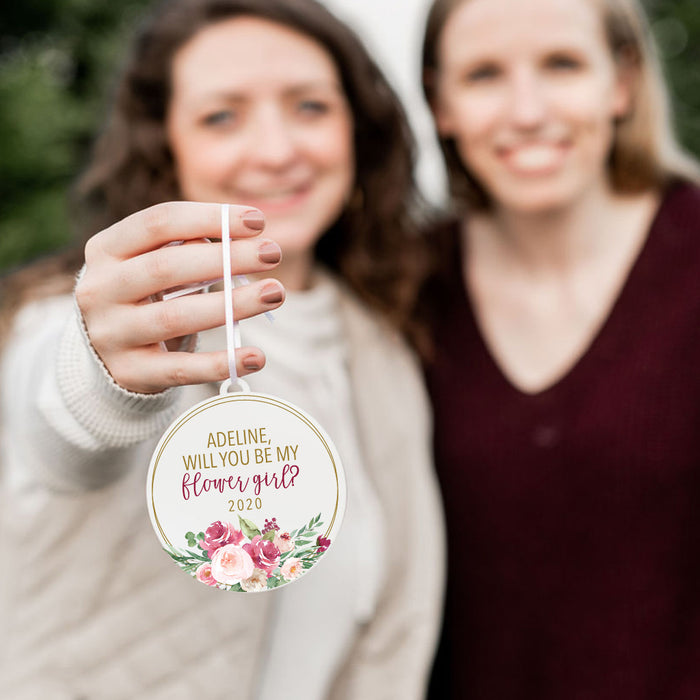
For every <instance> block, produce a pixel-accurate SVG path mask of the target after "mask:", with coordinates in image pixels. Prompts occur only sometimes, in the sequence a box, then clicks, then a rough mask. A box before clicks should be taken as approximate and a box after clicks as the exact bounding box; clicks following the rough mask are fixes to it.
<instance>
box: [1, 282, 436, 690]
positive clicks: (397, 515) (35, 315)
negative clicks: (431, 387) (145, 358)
mask: <svg viewBox="0 0 700 700" xmlns="http://www.w3.org/2000/svg"><path fill="white" fill-rule="evenodd" d="M338 293H339V296H340V313H341V317H342V323H343V326H344V328H345V332H346V334H347V343H348V350H349V358H348V361H349V373H350V382H351V386H352V390H353V392H354V402H355V413H356V418H357V433H358V435H359V438H360V443H361V444H360V446H359V448H360V452H361V454H362V458H363V461H364V464H365V467H366V471H367V474H368V477H369V480H370V482H371V484H372V487H373V490H374V492H375V493H376V494H377V496H378V498H379V501H380V503H381V504H382V516H383V522H384V527H385V531H384V532H382V533H376V534H377V536H379V537H382V538H383V551H384V553H385V556H386V561H385V567H384V571H385V576H386V580H384V581H382V583H381V586H380V590H381V594H380V598H379V600H378V605H377V609H376V612H375V614H374V616H373V617H372V618H371V620H370V621H368V622H367V623H366V624H363V625H358V627H357V633H356V636H355V639H354V642H353V644H352V648H351V651H350V653H349V655H348V658H347V661H346V663H345V664H344V665H343V667H342V668H341V669H340V670H339V672H338V673H337V675H336V677H335V679H334V681H333V685H332V690H331V691H330V692H329V696H328V697H329V698H331V699H333V700H335V699H339V700H340V699H353V700H373V699H375V698H376V699H377V700H379V699H384V698H386V699H387V700H389V699H392V700H393V699H400V700H411V699H412V698H415V699H416V700H417V699H418V698H421V697H423V696H424V692H425V685H426V682H427V675H428V672H429V668H430V663H431V660H432V655H433V650H434V644H435V641H436V636H437V631H438V627H439V619H440V610H441V603H442V591H443V583H444V568H445V565H444V559H445V553H444V544H443V525H442V516H441V510H440V506H439V497H438V491H437V486H436V482H435V478H434V475H433V472H432V467H431V459H430V454H431V445H430V439H431V433H430V419H429V410H428V406H427V401H426V397H425V393H424V389H423V385H422V381H421V377H420V373H419V371H418V368H417V366H416V363H415V360H414V358H413V356H412V355H411V354H410V352H409V351H408V350H407V348H406V347H405V345H404V344H403V343H402V342H401V341H400V340H399V339H398V337H396V335H395V334H393V333H391V332H390V331H389V330H388V329H387V328H385V327H384V326H382V325H381V324H380V323H378V322H377V321H376V320H375V319H374V318H373V317H372V316H371V315H370V314H368V313H367V312H366V311H365V310H364V309H363V308H362V307H360V305H358V303H357V302H356V301H355V300H354V298H353V297H352V296H351V295H350V294H349V293H347V292H346V291H344V290H343V289H342V287H341V286H340V285H338ZM0 380H1V384H0V387H1V389H2V406H1V412H0V421H1V422H0V426H1V427H0V441H1V442H0V447H1V449H2V451H1V453H0V454H1V457H2V459H1V461H0V467H1V471H0V523H2V525H1V529H0V542H1V544H0V553H1V554H2V574H0V615H1V617H0V630H1V632H0V635H2V637H1V638H0V655H1V656H0V697H3V698H5V697H7V698H12V699H13V700H39V699H43V698H46V699H47V700H80V699H84V700H108V699H115V700H116V699H120V700H121V699H125V700H126V699H127V698H128V699H134V698H148V700H166V699H167V700H179V699H182V700H185V699H186V700H192V699H194V698H201V699H203V700H218V699H219V698H231V699H235V700H239V699H240V700H249V699H250V700H253V699H254V698H255V697H256V688H257V687H258V685H259V680H260V679H259V669H260V668H261V665H262V664H264V658H265V651H266V649H267V648H268V645H269V639H268V638H267V636H266V635H269V633H270V629H271V628H273V624H274V622H273V619H272V614H273V613H272V611H273V596H274V595H275V594H274V593H268V594H258V595H243V594H229V595H226V594H221V592H219V591H213V590H210V589H207V588H205V587H204V586H202V585H201V584H199V583H198V582H196V581H194V580H192V579H189V578H187V577H186V576H184V575H183V574H182V573H181V572H179V571H177V569H176V567H175V566H174V564H173V563H172V562H171V561H170V560H169V558H168V557H167V555H165V554H164V553H163V552H162V550H161V549H160V546H159V544H158V542H157V540H156V538H155V536H154V535H153V533H152V530H151V527H150V523H149V522H148V515H147V512H146V507H145V494H144V488H145V487H144V482H145V469H146V466H147V465H148V461H149V459H150V454H151V452H152V450H153V447H154V445H155V442H156V441H157V439H158V437H159V436H160V434H161V433H162V432H163V430H164V429H165V427H166V426H167V425H168V424H169V422H170V421H171V420H172V419H173V418H174V417H175V416H176V415H177V414H178V413H179V412H180V411H182V410H183V409H184V408H185V407H187V406H190V405H192V404H193V403H195V402H196V401H199V400H201V399H202V398H204V397H205V396H206V395H209V394H211V393H212V387H187V388H185V389H184V390H170V391H167V392H164V393H162V394H158V395H155V396H143V395H136V394H130V393H129V392H125V391H124V390H122V389H121V388H119V387H118V386H116V385H115V384H114V383H113V382H111V381H110V379H109V377H108V376H107V375H106V374H105V372H104V368H103V367H102V365H101V363H99V361H98V360H97V358H96V357H95V356H94V353H93V352H92V350H91V348H90V347H89V345H88V344H87V343H86V341H85V336H84V333H83V330H82V328H81V326H80V322H79V318H78V315H77V314H76V313H75V310H74V307H73V302H72V300H71V299H70V298H68V297H57V298H54V299H51V300H48V301H46V302H43V303H42V304H41V305H34V306H30V307H27V308H26V309H24V310H23V311H22V312H20V314H19V316H18V318H17V322H16V328H15V331H14V333H13V335H12V337H11V338H10V339H9V342H8V344H7V347H6V351H5V353H4V357H3V363H2V371H1V374H0ZM312 575H313V572H311V574H310V576H312ZM310 580H311V579H310ZM295 585H297V584H295ZM323 594H324V593H323V590H319V591H318V595H319V596H323ZM299 643H300V644H302V645H305V646H307V647H308V648H309V653H310V654H313V640H307V639H305V638H304V630H300V638H299ZM303 687H304V679H303V678H299V677H294V678H290V679H289V685H288V686H287V687H285V688H280V694H279V697H280V698H283V699H284V700H291V699H292V698H299V699H300V700H301V699H303V698H304V697H305V696H304V692H303Z"/></svg>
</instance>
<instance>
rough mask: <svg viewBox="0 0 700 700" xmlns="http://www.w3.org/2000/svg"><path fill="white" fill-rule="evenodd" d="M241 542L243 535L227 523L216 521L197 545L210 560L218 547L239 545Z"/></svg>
mask: <svg viewBox="0 0 700 700" xmlns="http://www.w3.org/2000/svg"><path fill="white" fill-rule="evenodd" d="M242 540H243V533H242V532H241V531H240V530H236V528H235V527H234V526H233V525H232V524H231V523H227V522H223V521H221V520H217V521H216V522H215V523H212V524H211V525H210V526H209V527H208V528H207V531H206V533H205V535H204V539H203V540H199V544H200V546H201V548H202V549H204V550H205V551H206V553H207V555H208V556H209V558H210V559H213V556H212V555H213V554H214V552H216V550H217V549H219V547H223V546H224V545H227V544H240V543H241V542H242Z"/></svg>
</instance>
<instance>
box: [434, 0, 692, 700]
mask: <svg viewBox="0 0 700 700" xmlns="http://www.w3.org/2000/svg"><path fill="white" fill-rule="evenodd" d="M423 68H424V85H425V91H426V95H427V98H428V100H429V102H430V105H431V108H432V111H433V114H434V117H435V124H436V128H437V132H438V136H439V138H440V141H441V145H442V148H443V152H444V154H445V158H446V162H447V166H448V171H449V177H450V184H451V191H452V195H453V204H454V208H453V209H454V215H453V216H452V218H451V220H449V221H448V222H446V223H445V224H444V225H443V226H440V227H436V230H435V231H434V232H433V233H434V235H433V236H432V238H431V245H432V247H433V250H434V252H435V255H434V266H433V274H432V277H431V280H430V282H429V283H428V285H427V287H426V290H425V295H424V304H425V307H424V309H423V312H424V314H425V315H424V318H426V319H427V323H428V324H429V326H430V327H431V328H432V354H431V357H430V359H429V361H428V378H429V386H430V391H431V394H432V399H433V405H434V409H435V425H436V455H437V466H438V472H439V477H440V480H441V482H442V487H443V496H444V502H445V507H446V513H447V523H448V533H449V544H448V551H449V556H450V560H449V586H448V596H447V608H446V616H445V620H446V627H445V630H446V631H445V643H444V645H443V652H442V653H441V654H440V662H439V663H438V666H437V668H436V673H435V681H436V697H439V698H441V699H444V698H455V699H457V698H459V699H460V700H461V699H462V698H479V700H502V699H503V698H508V699H509V700H525V699H526V698H527V699H532V700H535V699H536V700H570V699H572V698H595V699H596V700H606V699H612V698H616V699H617V700H622V699H624V700H642V698H664V699H665V700H671V699H672V700H681V698H691V697H698V696H700V670H699V669H700V664H699V663H698V661H699V659H700V657H699V656H698V653H699V652H698V650H699V649H700V593H699V591H700V546H699V545H700V511H699V510H698V502H699V501H700V431H699V430H698V426H699V425H700V373H699V372H698V370H697V359H698V347H700V223H699V222H700V190H699V189H698V186H697V182H698V176H697V173H698V168H697V164H696V163H695V162H694V161H693V160H691V159H690V158H688V157H687V156H685V155H683V154H682V152H681V150H680V149H679V148H678V146H677V145H676V142H675V140H674V138H673V136H672V132H671V128H670V120H669V110H668V101H667V96H666V89H665V87H664V85H663V82H662V80H661V78H660V71H659V68H658V65H657V62H656V59H655V56H654V52H653V50H652V46H651V43H650V40H649V33H648V29H647V26H646V23H645V19H644V16H643V12H642V9H641V7H640V4H639V3H638V2H636V0H606V1H605V2H604V1H602V0H530V1H529V2H527V3H524V2H520V0H436V2H434V3H433V6H432V11H431V14H430V17H429V19H428V25H427V31H426V35H425V43H424V56H423Z"/></svg>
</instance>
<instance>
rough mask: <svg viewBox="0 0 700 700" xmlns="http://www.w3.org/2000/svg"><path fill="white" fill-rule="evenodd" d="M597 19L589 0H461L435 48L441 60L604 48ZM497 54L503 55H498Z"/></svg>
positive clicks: (600, 18) (595, 7) (600, 17)
mask: <svg viewBox="0 0 700 700" xmlns="http://www.w3.org/2000/svg"><path fill="white" fill-rule="evenodd" d="M603 29H604V28H603V21H602V16H601V11H600V8H599V6H598V3H596V2H594V1H593V0H465V1H464V2H462V3H458V4H457V5H456V7H455V8H454V9H453V10H452V12H451V13H450V14H449V15H448V17H447V20H446V22H445V25H444V27H443V30H442V33H441V36H440V42H439V46H438V50H439V53H440V55H441V56H442V58H443V59H444V58H446V57H447V56H455V55H460V56H466V55H471V54H475V53H481V52H491V53H494V54H497V55H501V56H502V57H507V56H509V55H510V52H517V51H521V50H527V49H531V50H537V49H546V48H550V47H553V46H557V47H558V48H562V47H564V46H571V47H572V48H579V49H586V48H588V47H593V48H599V47H601V46H603V47H605V35H604V31H603ZM503 52H509V53H506V54H504V53H503Z"/></svg>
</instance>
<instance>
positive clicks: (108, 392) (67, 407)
mask: <svg viewBox="0 0 700 700" xmlns="http://www.w3.org/2000/svg"><path fill="white" fill-rule="evenodd" d="M180 394H181V392H180V391H179V390H174V389H170V390H168V391H165V392H162V393H160V394H154V395H145V394H135V393H133V392H129V391H126V390H125V389H122V388H121V387H120V386H118V385H117V384H116V383H115V382H114V380H113V379H112V378H111V377H110V375H109V373H108V372H107V370H106V368H105V367H104V365H103V364H102V362H101V361H100V359H99V357H98V356H97V354H96V353H95V351H94V350H93V349H92V347H91V346H90V343H89V340H88V338H87V334H86V332H85V329H84V327H83V324H82V320H81V318H80V314H79V313H78V311H77V308H76V307H75V305H74V302H73V300H72V298H71V297H69V296H65V297H56V298H53V299H49V300H43V301H41V302H39V303H35V304H32V305H29V306H27V307H25V308H24V309H22V310H21V311H20V312H19V314H18V317H17V319H16V322H15V325H14V329H13V332H12V334H11V337H10V338H9V340H8V342H7V346H6V349H5V352H4V355H3V360H2V432H3V436H4V437H3V440H4V449H5V452H6V458H5V459H3V462H6V463H7V464H8V465H9V467H10V468H13V467H15V468H16V469H15V471H17V470H19V472H20V474H19V477H20V478H21V480H26V479H34V480H38V481H39V482H41V483H44V484H45V485H47V486H50V487H53V488H58V489H69V490H74V489H91V488H99V487H101V486H104V485H106V484H108V483H110V482H112V481H114V480H115V479H117V478H119V477H120V475H122V474H123V473H124V472H125V471H126V470H127V469H129V467H130V465H131V463H132V461H133V459H134V452H135V450H136V448H137V447H138V446H139V445H142V444H143V443H144V442H145V441H148V440H154V439H155V438H157V436H159V435H160V433H162V431H163V430H164V429H165V427H167V425H168V424H169V423H170V422H171V420H172V419H173V418H174V417H175V415H176V413H177V411H178V410H179V408H180V407H179V405H178V403H179V402H178V399H179V396H180ZM16 476H17V475H16Z"/></svg>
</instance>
